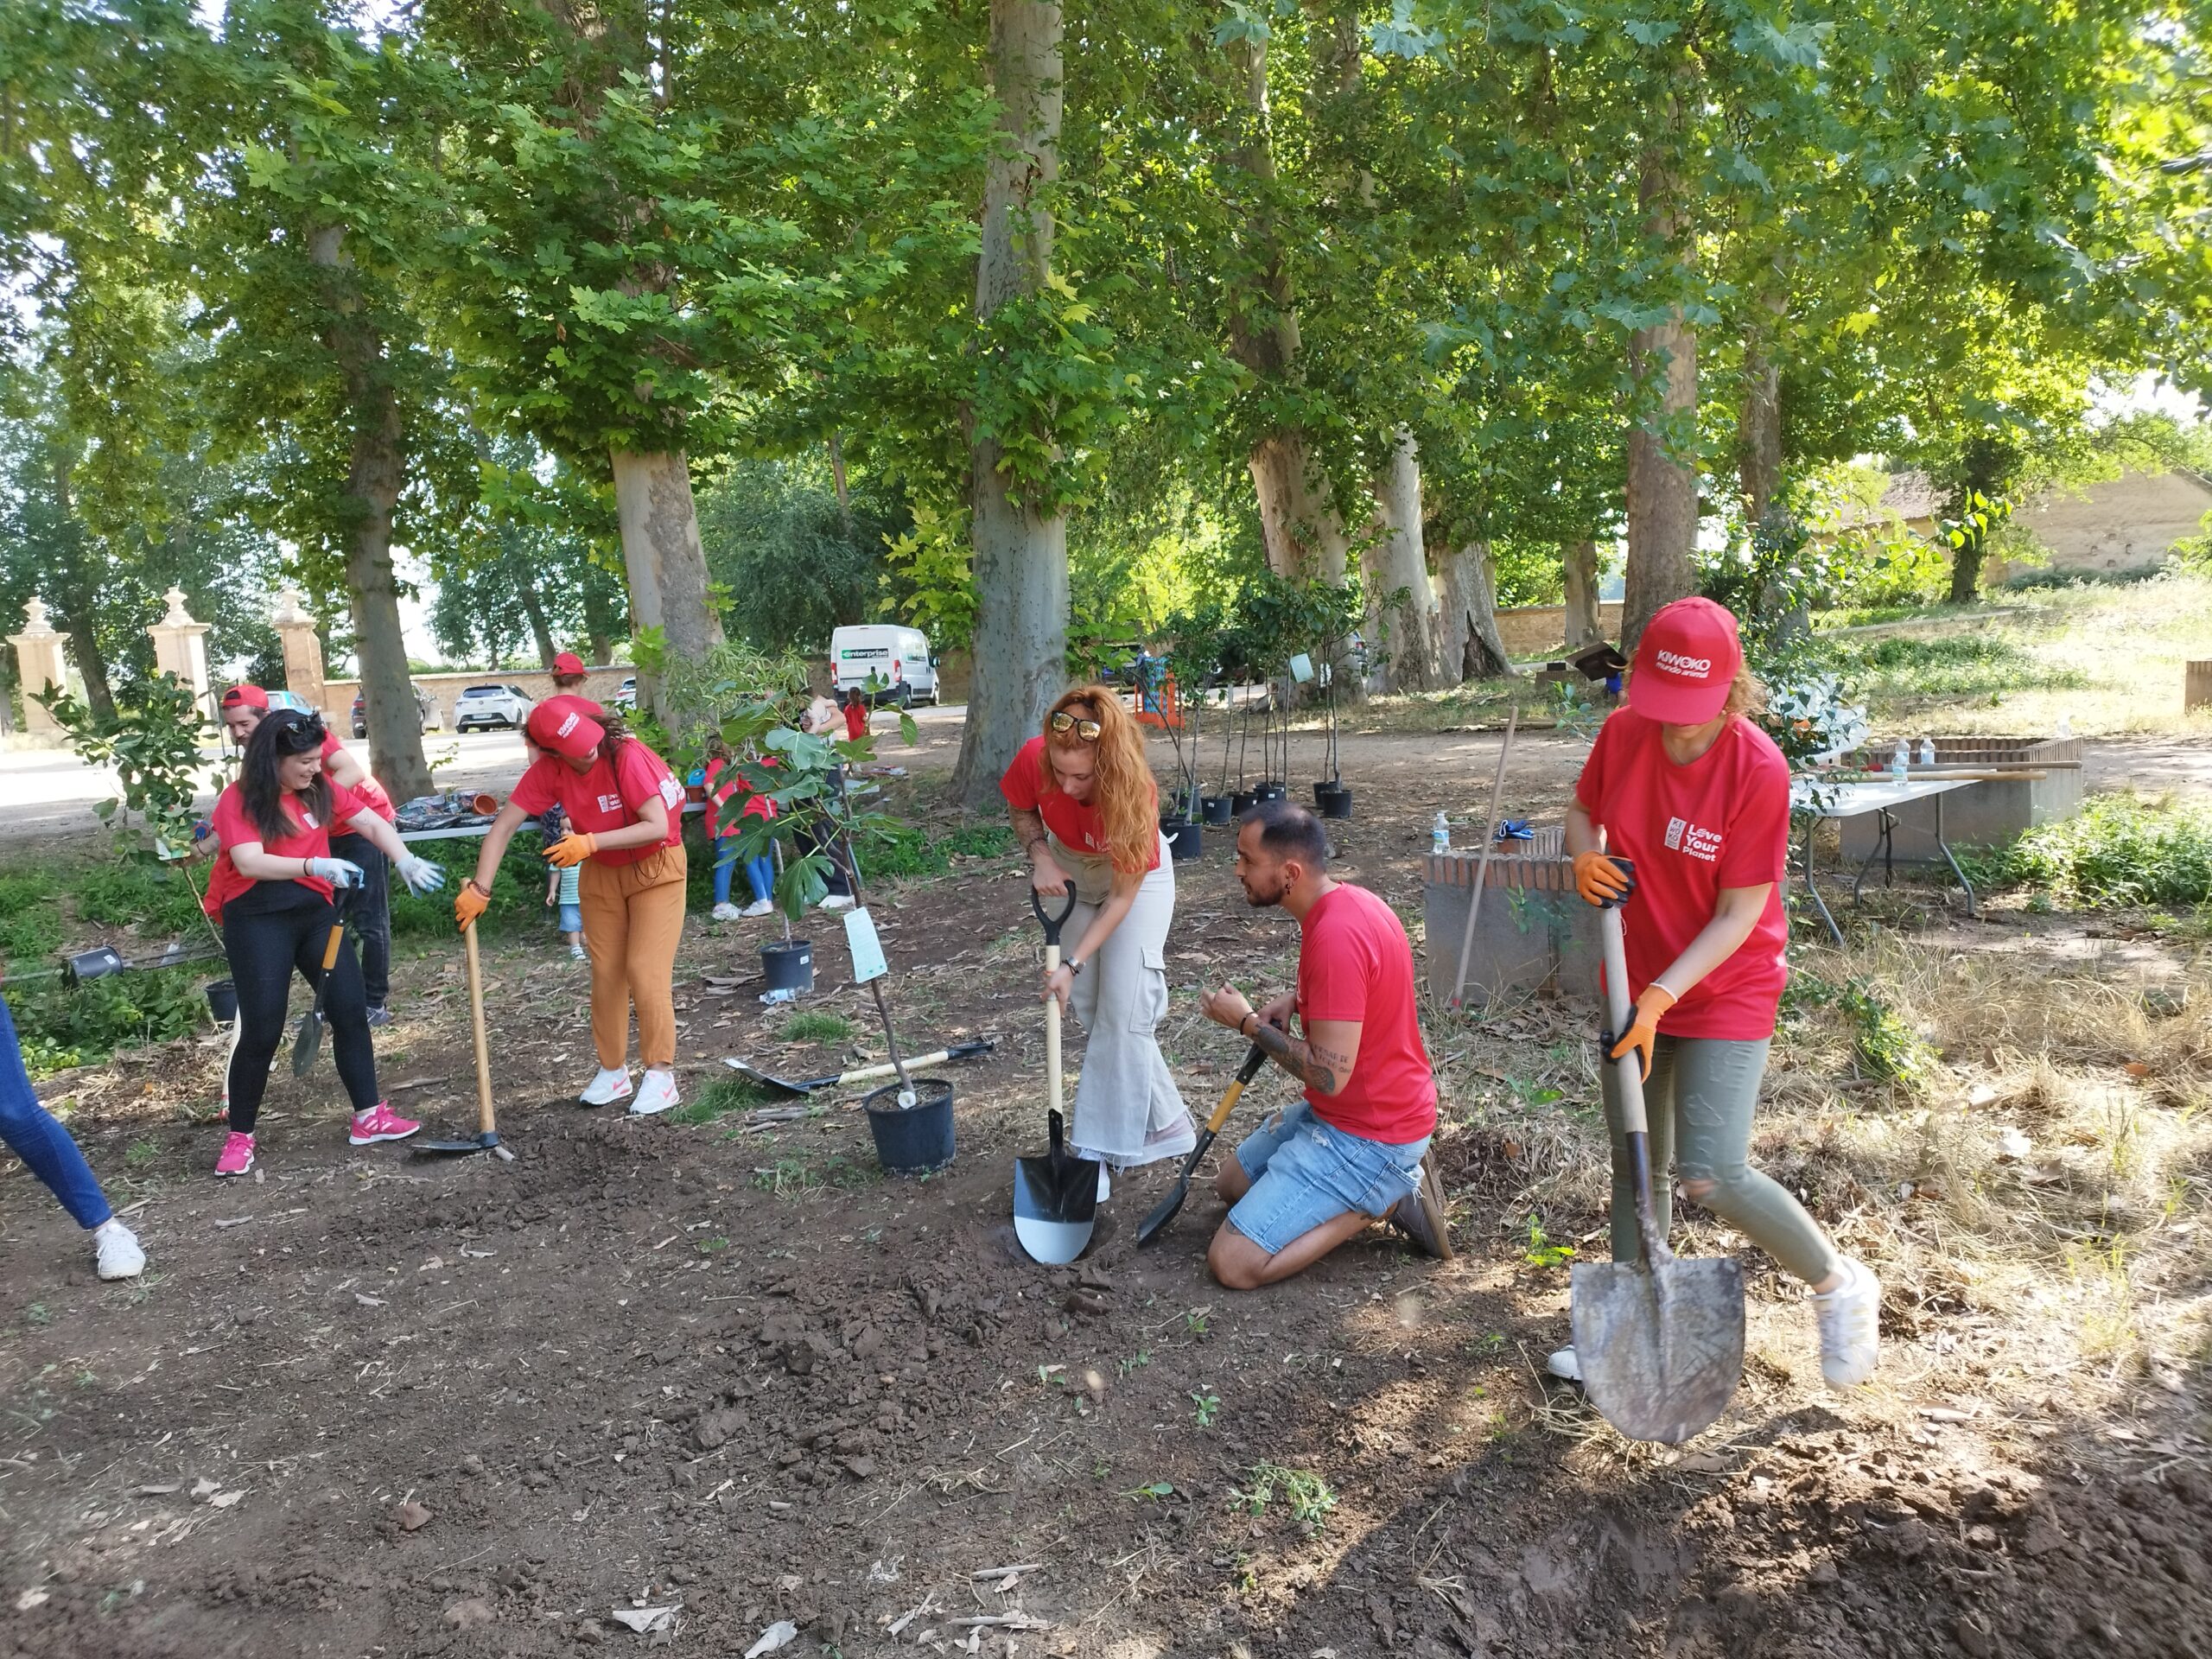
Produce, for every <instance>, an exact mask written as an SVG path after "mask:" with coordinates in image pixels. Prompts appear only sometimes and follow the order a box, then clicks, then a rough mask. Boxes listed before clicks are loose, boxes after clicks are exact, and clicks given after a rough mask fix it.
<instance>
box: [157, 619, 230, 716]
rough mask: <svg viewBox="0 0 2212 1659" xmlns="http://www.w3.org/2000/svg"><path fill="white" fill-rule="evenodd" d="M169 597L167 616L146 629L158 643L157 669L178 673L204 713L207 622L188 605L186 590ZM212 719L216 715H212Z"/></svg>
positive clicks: (205, 699) (162, 671)
mask: <svg viewBox="0 0 2212 1659" xmlns="http://www.w3.org/2000/svg"><path fill="white" fill-rule="evenodd" d="M166 597H167V598H168V604H169V608H168V614H167V615H165V616H163V617H162V620H160V621H158V622H156V623H155V624H154V625H153V626H151V627H149V628H148V629H147V630H146V632H147V635H148V636H149V638H150V639H152V640H153V642H154V668H155V671H156V672H157V673H162V674H174V675H175V676H176V677H177V678H178V679H180V680H181V681H183V682H184V683H185V684H187V685H188V686H190V687H191V688H192V700H193V701H194V702H196V703H198V704H199V705H200V709H201V710H202V711H203V712H205V711H207V709H208V707H209V705H208V702H207V623H205V622H195V621H194V620H192V616H191V613H189V612H188V611H187V610H186V609H185V608H184V590H183V589H182V588H170V589H169V590H168V594H167V595H166ZM209 718H210V719H211V720H212V719H213V718H214V716H213V715H210V716H209Z"/></svg>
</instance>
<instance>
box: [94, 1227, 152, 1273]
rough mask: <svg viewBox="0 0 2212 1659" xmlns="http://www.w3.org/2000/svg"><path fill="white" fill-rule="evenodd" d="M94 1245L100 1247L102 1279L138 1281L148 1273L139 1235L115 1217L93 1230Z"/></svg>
mask: <svg viewBox="0 0 2212 1659" xmlns="http://www.w3.org/2000/svg"><path fill="white" fill-rule="evenodd" d="M92 1243H94V1244H96V1245H98V1246H99V1266H100V1277H101V1278H103V1279H136V1278H137V1276H138V1275H139V1274H142V1273H143V1272H145V1271H146V1252H145V1250H144V1249H143V1248H142V1247H141V1246H140V1244H139V1243H138V1235H137V1234H136V1233H134V1232H132V1231H131V1230H130V1229H129V1228H128V1227H126V1226H124V1224H122V1223H121V1222H119V1221H118V1220H117V1219H116V1218H115V1217H113V1216H110V1217H108V1218H107V1219H106V1220H105V1221H104V1222H102V1223H101V1224H99V1226H98V1227H97V1228H95V1229H94V1230H93V1231H92Z"/></svg>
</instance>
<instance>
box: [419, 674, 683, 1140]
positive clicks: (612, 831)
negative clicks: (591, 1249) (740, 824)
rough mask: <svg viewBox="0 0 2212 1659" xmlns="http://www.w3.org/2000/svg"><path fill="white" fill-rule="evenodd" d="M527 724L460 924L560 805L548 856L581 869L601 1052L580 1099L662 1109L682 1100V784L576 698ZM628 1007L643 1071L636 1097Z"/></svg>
mask: <svg viewBox="0 0 2212 1659" xmlns="http://www.w3.org/2000/svg"><path fill="white" fill-rule="evenodd" d="M525 730H526V733H527V735H528V737H529V739H530V741H531V744H532V745H533V746H535V747H536V748H537V750H538V751H539V753H538V756H537V760H534V761H533V762H532V763H531V766H530V769H529V770H528V771H527V772H524V773H523V775H522V781H521V782H520V783H518V784H517V785H515V789H514V792H513V793H512V795H510V796H508V797H507V800H506V804H505V805H504V806H502V807H500V809H499V815H498V816H497V817H494V818H493V820H492V825H491V828H490V829H489V830H488V831H486V834H485V836H484V850H483V851H482V852H481V853H480V854H479V855H478V856H477V860H476V874H475V878H474V880H471V881H470V882H469V883H468V884H467V886H465V887H462V889H461V893H459V895H458V896H457V897H456V898H455V899H454V919H455V920H456V921H457V922H458V923H459V924H460V925H461V928H462V929H463V931H466V930H467V929H468V928H471V927H473V926H474V925H476V918H478V917H480V916H481V915H482V914H483V913H484V911H485V907H486V906H487V905H488V904H490V902H491V894H492V882H493V878H494V877H496V876H497V875H498V874H499V861H500V860H501V859H502V858H504V857H505V856H506V851H507V843H508V842H510V841H511V840H512V839H513V838H514V833H515V831H516V830H517V829H520V828H521V827H522V825H523V823H524V821H525V820H526V819H528V818H529V817H531V816H533V815H534V814H537V813H540V812H543V811H544V810H546V809H547V808H548V807H550V806H553V805H556V804H557V805H559V806H560V807H561V809H562V810H563V812H564V813H565V814H566V815H567V819H568V823H569V833H568V834H566V835H564V836H562V837H561V838H560V839H559V840H558V841H556V842H554V843H553V844H552V845H551V846H550V847H548V848H547V849H545V856H546V859H547V861H549V862H550V863H552V864H554V865H556V866H557V867H559V868H564V869H565V868H568V867H569V866H570V865H581V866H582V868H581V870H580V871H579V878H580V879H579V880H578V883H577V888H578V898H579V899H580V901H581V903H582V909H583V923H584V947H585V949H586V950H588V951H589V952H590V953H591V1032H592V1041H593V1044H594V1046H596V1047H597V1049H598V1051H599V1075H598V1076H597V1077H594V1078H593V1079H592V1081H591V1083H590V1084H588V1086H587V1087H586V1088H585V1089H584V1090H583V1092H582V1096H580V1098H581V1099H582V1102H583V1103H584V1104H585V1105H587V1106H605V1105H607V1104H609V1103H612V1102H614V1101H618V1100H625V1099H628V1100H630V1111H631V1114H632V1116H645V1115H647V1114H650V1113H653V1112H664V1111H666V1110H667V1109H669V1108H670V1107H671V1106H673V1105H675V1104H677V1092H676V1072H675V1069H674V1068H675V1065H676V1006H675V999H674V995H673V983H672V982H673V978H674V975H675V970H676V947H677V942H678V940H679V939H680V938H682V936H683V881H684V868H685V867H684V857H683V840H682V836H683V785H681V784H679V783H677V781H676V777H675V774H674V773H673V772H670V770H669V769H668V763H667V762H666V761H664V760H662V759H661V758H660V756H658V754H655V753H653V752H652V750H651V749H649V748H647V747H645V745H644V744H643V743H640V742H639V741H638V740H637V739H636V738H634V737H632V736H631V735H630V734H628V733H627V732H626V731H625V730H623V728H622V726H621V723H620V721H618V720H616V719H614V718H613V716H611V715H606V714H604V713H602V712H600V711H599V710H598V709H597V705H595V704H593V703H589V702H585V701H584V700H583V699H582V698H581V697H567V696H560V697H548V698H547V699H546V700H545V701H544V702H541V703H539V704H538V705H537V707H536V708H535V709H531V712H530V719H529V720H528V721H527V722H525ZM633 1006H634V1007H635V1008H636V1010H637V1015H638V1053H639V1058H640V1059H641V1060H642V1061H643V1062H644V1065H645V1077H643V1078H642V1079H641V1080H640V1082H639V1084H638V1086H637V1089H636V1091H635V1097H634V1098H632V1088H631V1084H630V1069H629V1058H628V1057H629V1044H630V1012H631V1009H632V1007H633Z"/></svg>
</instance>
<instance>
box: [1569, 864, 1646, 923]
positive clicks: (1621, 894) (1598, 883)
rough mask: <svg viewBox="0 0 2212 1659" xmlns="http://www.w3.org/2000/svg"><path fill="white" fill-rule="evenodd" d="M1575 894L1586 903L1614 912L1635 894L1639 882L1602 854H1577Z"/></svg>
mask: <svg viewBox="0 0 2212 1659" xmlns="http://www.w3.org/2000/svg"><path fill="white" fill-rule="evenodd" d="M1574 890H1575V891H1576V892H1577V893H1580V894H1581V895H1582V902H1583V903H1585V904H1586V905H1595V906H1598V908H1599V909H1600V910H1611V908H1612V907H1613V906H1615V905H1618V904H1619V903H1620V902H1621V900H1623V899H1625V898H1627V897H1628V896H1629V894H1630V893H1634V892H1635V891H1636V878H1635V877H1634V876H1632V875H1630V874H1629V873H1628V872H1627V871H1626V870H1624V869H1623V868H1621V867H1620V865H1619V864H1618V863H1617V862H1615V861H1613V860H1612V859H1610V858H1608V857H1606V856H1605V854H1603V853H1577V854H1576V855H1574Z"/></svg>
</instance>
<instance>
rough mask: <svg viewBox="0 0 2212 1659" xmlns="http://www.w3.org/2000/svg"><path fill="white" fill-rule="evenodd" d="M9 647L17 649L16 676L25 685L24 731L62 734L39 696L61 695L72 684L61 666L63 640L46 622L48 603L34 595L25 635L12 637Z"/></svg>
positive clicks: (26, 611)
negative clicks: (57, 693)
mask: <svg viewBox="0 0 2212 1659" xmlns="http://www.w3.org/2000/svg"><path fill="white" fill-rule="evenodd" d="M8 643H9V644H10V645H13V646H15V648H16V677H17V678H18V679H20V680H21V681H22V687H23V729H24V730H25V731H26V732H57V731H60V729H61V728H60V727H59V726H57V725H55V724H54V716H53V715H50V714H48V713H47V711H46V706H45V705H44V704H43V703H41V702H39V701H38V700H37V696H36V694H37V693H39V692H41V691H44V690H49V689H51V690H57V691H58V690H61V689H63V688H64V687H66V686H67V684H68V683H69V681H68V678H67V671H66V670H65V669H64V668H63V666H62V662H61V643H62V636H61V635H60V634H59V633H57V632H54V625H53V624H52V623H51V622H48V620H46V601H44V600H42V599H41V598H39V597H38V595H37V594H32V595H31V602H30V603H29V604H28V605H26V606H25V607H23V631H22V632H21V633H15V634H10V635H9V636H8Z"/></svg>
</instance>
